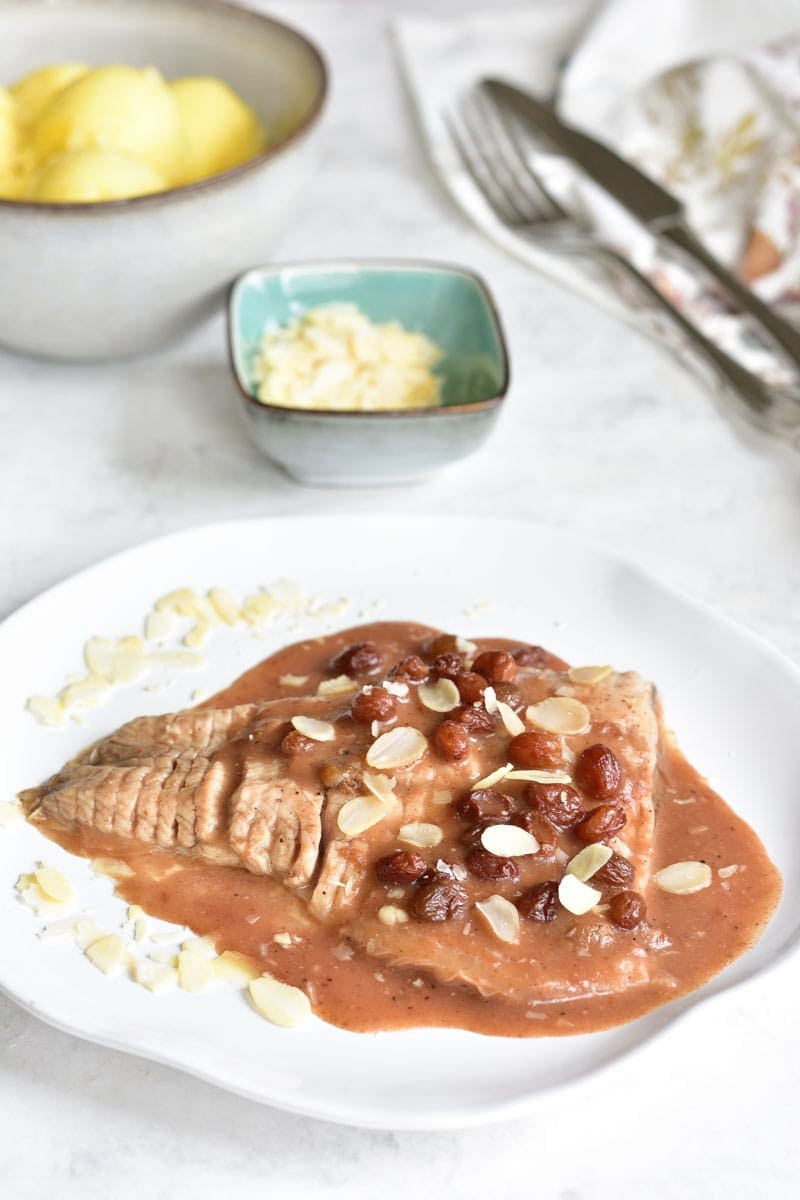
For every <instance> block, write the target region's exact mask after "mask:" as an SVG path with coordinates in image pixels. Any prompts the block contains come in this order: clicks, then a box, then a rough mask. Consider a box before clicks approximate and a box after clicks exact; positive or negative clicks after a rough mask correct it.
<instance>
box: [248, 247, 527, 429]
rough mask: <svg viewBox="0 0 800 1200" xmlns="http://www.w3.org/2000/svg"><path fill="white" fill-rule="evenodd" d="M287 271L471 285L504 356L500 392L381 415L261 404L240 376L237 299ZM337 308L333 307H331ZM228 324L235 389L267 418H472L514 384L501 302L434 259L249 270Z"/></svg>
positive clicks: (465, 270)
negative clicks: (410, 274) (387, 274)
mask: <svg viewBox="0 0 800 1200" xmlns="http://www.w3.org/2000/svg"><path fill="white" fill-rule="evenodd" d="M284 271H292V272H296V273H297V274H301V275H303V274H309V275H310V274H312V273H314V274H327V273H333V272H336V271H363V272H367V271H434V272H438V273H439V274H441V275H461V276H462V277H463V278H465V279H468V280H469V281H470V282H471V283H473V284H474V285H475V286H476V287H477V289H478V292H479V293H480V295H481V298H482V300H483V302H484V304H485V306H486V311H487V312H488V314H489V319H490V321H491V323H492V326H493V328H494V332H495V335H496V337H497V345H498V349H499V352H500V355H499V357H500V366H501V369H502V379H501V381H500V385H499V387H498V389H497V390H496V392H495V393H494V394H493V395H492V396H488V397H487V398H486V399H485V400H472V401H470V402H468V403H466V404H437V405H435V406H434V407H431V408H382V409H373V410H370V409H367V410H364V409H330V408H291V407H289V406H288V405H283V404H269V403H268V402H266V401H264V400H259V399H258V398H257V397H256V396H254V395H253V393H252V392H251V391H250V390H249V389H248V388H247V387H246V386H245V382H244V380H243V379H242V378H241V376H240V374H239V369H238V366H237V361H236V346H237V342H238V329H237V328H236V322H235V320H234V308H235V305H236V302H237V299H238V296H239V293H240V292H241V290H242V289H243V288H244V286H245V285H246V284H247V283H248V282H249V281H250V279H251V277H253V276H258V277H260V278H263V277H264V276H268V275H279V274H281V273H282V272H284ZM331 303H334V301H331ZM225 311H226V323H227V349H228V366H229V367H230V370H231V373H232V375H233V378H234V380H235V381H236V386H237V387H238V389H239V392H240V393H241V395H242V398H243V399H244V400H245V402H246V404H249V405H251V406H252V407H253V408H254V409H255V410H263V411H266V412H268V413H280V414H281V415H282V416H284V417H286V416H297V417H316V418H318V419H319V418H321V417H324V418H330V419H332V420H340V419H343V420H352V419H353V418H360V419H361V420H365V419H368V420H374V419H376V418H377V419H381V418H383V419H387V418H390V419H397V418H398V417H402V418H409V419H412V418H415V417H417V418H419V417H423V418H425V417H434V418H437V417H438V418H446V417H448V416H457V415H458V414H459V413H474V412H482V411H485V410H488V409H492V408H497V407H499V406H500V405H501V404H502V403H503V401H504V400H505V398H506V395H507V393H508V389H509V386H510V383H511V366H510V360H509V354H508V345H507V343H506V337H505V332H504V330H503V324H502V321H501V319H500V312H499V309H498V306H497V301H496V300H495V298H494V295H493V294H492V291H491V288H490V287H489V285H488V283H487V282H486V280H485V279H484V278H483V277H482V276H481V275H479V274H478V273H477V271H473V270H471V269H470V268H469V267H462V266H458V265H457V264H454V263H445V262H438V261H436V260H433V259H424V258H420V259H411V258H402V259H395V258H342V259H321V260H316V261H314V260H305V261H303V260H300V261H293V262H283V263H277V264H276V265H274V266H256V267H249V268H248V269H247V270H246V271H242V272H241V274H239V275H237V276H236V278H235V279H234V281H233V283H232V284H231V286H230V288H229V289H228V299H227V303H226V306H225Z"/></svg>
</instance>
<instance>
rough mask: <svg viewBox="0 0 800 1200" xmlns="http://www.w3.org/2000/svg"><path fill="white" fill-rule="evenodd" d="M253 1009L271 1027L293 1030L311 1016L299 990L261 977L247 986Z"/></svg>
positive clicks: (267, 977) (306, 1001)
mask: <svg viewBox="0 0 800 1200" xmlns="http://www.w3.org/2000/svg"><path fill="white" fill-rule="evenodd" d="M247 990H248V992H249V994H250V1000H251V1003H252V1005H253V1008H254V1009H255V1010H256V1012H257V1013H259V1014H260V1015H261V1016H262V1017H265V1018H266V1020H268V1021H271V1022H272V1024H273V1025H283V1026H284V1027H286V1028H289V1029H291V1028H293V1027H294V1026H295V1025H299V1024H300V1023H301V1022H302V1021H305V1020H306V1018H307V1017H309V1016H310V1015H311V1002H310V1001H309V999H308V996H307V995H306V994H305V992H301V991H300V988H296V987H292V986H291V984H288V983H280V982H279V980H277V979H273V978H272V976H271V975H261V976H259V978H258V979H253V980H251V982H250V983H249V984H248V985H247Z"/></svg>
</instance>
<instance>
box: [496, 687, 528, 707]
mask: <svg viewBox="0 0 800 1200" xmlns="http://www.w3.org/2000/svg"><path fill="white" fill-rule="evenodd" d="M494 692H495V695H496V696H497V699H498V700H502V701H503V704H507V705H508V707H509V708H513V710H514V712H520V711H521V709H523V708H524V707H525V701H524V700H523V698H522V695H521V694H520V692H519V691H518V689H517V688H515V687H512V685H511V684H510V683H496V684H495V685H494Z"/></svg>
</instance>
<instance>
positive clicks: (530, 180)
mask: <svg viewBox="0 0 800 1200" xmlns="http://www.w3.org/2000/svg"><path fill="white" fill-rule="evenodd" d="M477 97H480V105H481V108H482V110H483V113H484V118H485V121H486V123H487V126H491V130H492V136H493V138H494V140H495V142H496V144H497V145H498V149H499V151H500V153H501V155H502V157H503V160H504V162H505V165H506V167H507V170H508V172H509V174H510V175H511V177H512V179H513V180H514V183H515V185H516V187H517V189H518V190H519V191H520V192H521V193H522V195H523V196H525V198H526V199H527V200H528V201H529V203H530V205H532V206H534V207H535V208H536V209H537V219H538V220H555V219H557V218H559V217H566V216H567V213H566V211H565V209H564V208H563V206H562V205H561V203H560V202H559V201H558V200H557V199H556V198H555V196H554V195H553V194H552V192H550V191H549V189H548V188H547V186H546V184H545V183H544V182H543V180H542V178H541V175H540V174H539V172H537V171H536V170H535V169H534V168H533V167H532V166H531V165H530V162H529V160H528V156H527V154H526V153H525V149H524V147H523V143H522V139H521V137H520V135H519V129H518V127H516V126H515V124H514V122H513V121H512V120H511V119H510V118H509V117H508V116H507V115H506V114H505V113H503V112H502V111H501V109H500V107H499V105H498V104H497V103H496V102H495V100H494V99H493V98H492V97H490V96H488V95H487V94H486V93H485V92H484V91H483V90H482V89H481V88H480V87H479V88H478V89H476V103H477V102H478V101H477Z"/></svg>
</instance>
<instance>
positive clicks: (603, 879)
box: [592, 854, 633, 889]
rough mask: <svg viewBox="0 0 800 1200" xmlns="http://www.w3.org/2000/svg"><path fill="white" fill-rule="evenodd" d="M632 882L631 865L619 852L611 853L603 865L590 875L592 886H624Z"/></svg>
mask: <svg viewBox="0 0 800 1200" xmlns="http://www.w3.org/2000/svg"><path fill="white" fill-rule="evenodd" d="M630 883H633V867H632V866H631V864H630V863H629V862H628V860H627V858H623V857H622V855H621V854H612V855H611V858H610V859H609V860H608V862H607V863H606V865H605V866H604V867H601V868H600V870H599V871H595V873H594V875H593V876H592V887H599V888H603V889H605V888H626V887H627V886H628V885H629V884H630Z"/></svg>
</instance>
